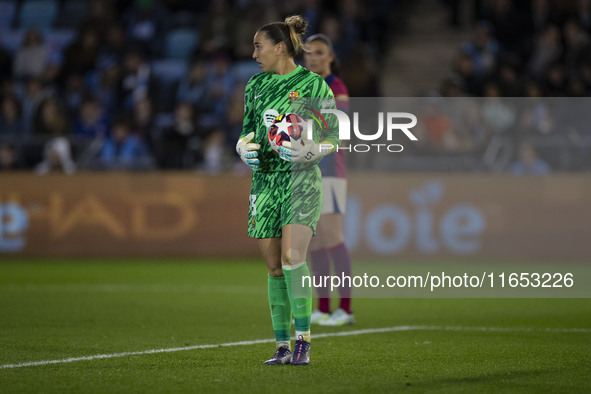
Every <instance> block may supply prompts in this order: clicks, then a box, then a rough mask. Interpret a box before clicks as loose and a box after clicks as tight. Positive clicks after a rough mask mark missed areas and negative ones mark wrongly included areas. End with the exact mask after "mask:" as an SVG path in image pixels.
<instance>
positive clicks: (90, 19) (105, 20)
mask: <svg viewBox="0 0 591 394" xmlns="http://www.w3.org/2000/svg"><path fill="white" fill-rule="evenodd" d="M112 3H113V2H112V1H110V0H92V2H91V3H90V10H89V11H88V14H87V15H86V16H85V17H84V18H83V21H82V23H81V28H83V29H86V28H90V29H94V30H96V31H98V34H99V36H100V37H104V36H105V35H106V31H107V29H108V27H109V26H111V25H113V24H114V23H115V21H116V18H115V11H114V9H113V7H112Z"/></svg>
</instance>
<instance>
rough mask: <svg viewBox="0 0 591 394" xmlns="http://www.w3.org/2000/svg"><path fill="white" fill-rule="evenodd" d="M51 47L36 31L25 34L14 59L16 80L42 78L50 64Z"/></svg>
mask: <svg viewBox="0 0 591 394" xmlns="http://www.w3.org/2000/svg"><path fill="white" fill-rule="evenodd" d="M48 59H49V47H48V46H47V45H46V44H45V43H44V42H43V37H41V33H39V31H38V30H36V29H29V30H27V31H26V32H25V38H24V40H23V44H22V46H21V47H20V49H19V50H18V51H17V52H16V55H15V57H14V65H13V73H14V74H13V75H14V76H15V77H16V78H19V79H24V78H28V77H41V76H42V74H43V72H44V70H45V66H46V65H47V64H48Z"/></svg>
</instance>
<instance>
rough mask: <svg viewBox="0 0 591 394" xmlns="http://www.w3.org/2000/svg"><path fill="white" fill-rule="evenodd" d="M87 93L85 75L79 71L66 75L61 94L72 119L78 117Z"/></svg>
mask: <svg viewBox="0 0 591 394" xmlns="http://www.w3.org/2000/svg"><path fill="white" fill-rule="evenodd" d="M86 94H87V92H86V84H85V83H84V77H83V75H82V74H79V73H72V74H69V75H68V76H67V77H66V82H65V87H64V90H63V92H62V94H61V96H62V97H63V99H64V102H65V104H66V110H67V112H68V117H69V118H70V119H76V116H77V115H78V111H79V110H80V104H81V103H82V99H83V98H84V96H85V95H86Z"/></svg>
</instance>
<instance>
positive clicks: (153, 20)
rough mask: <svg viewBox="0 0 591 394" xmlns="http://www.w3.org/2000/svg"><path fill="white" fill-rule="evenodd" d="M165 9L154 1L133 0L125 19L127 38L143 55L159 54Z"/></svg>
mask: <svg viewBox="0 0 591 394" xmlns="http://www.w3.org/2000/svg"><path fill="white" fill-rule="evenodd" d="M165 11H166V10H165V9H164V8H162V7H160V5H159V4H158V3H157V2H155V1H154V0H135V1H134V4H133V6H132V7H131V10H130V12H129V14H128V17H127V36H128V37H129V38H130V39H131V40H132V41H133V42H134V44H136V45H138V46H139V47H141V48H142V50H143V51H144V53H147V54H149V55H152V56H153V55H155V54H157V53H158V52H159V49H160V46H161V41H160V37H161V36H162V29H163V28H164V27H165V26H164V20H165V16H166V15H165Z"/></svg>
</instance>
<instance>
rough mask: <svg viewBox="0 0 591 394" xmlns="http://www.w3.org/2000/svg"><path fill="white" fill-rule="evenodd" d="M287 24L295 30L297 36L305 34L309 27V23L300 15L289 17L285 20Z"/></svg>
mask: <svg viewBox="0 0 591 394" xmlns="http://www.w3.org/2000/svg"><path fill="white" fill-rule="evenodd" d="M285 24H286V25H287V26H288V27H289V28H291V29H293V31H294V32H295V33H296V34H297V35H302V34H305V33H306V28H307V27H308V22H306V20H305V19H304V18H302V17H301V16H300V15H293V16H288V17H287V18H285Z"/></svg>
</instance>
